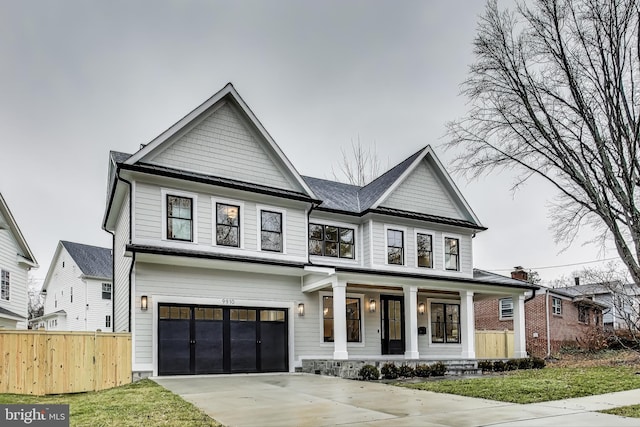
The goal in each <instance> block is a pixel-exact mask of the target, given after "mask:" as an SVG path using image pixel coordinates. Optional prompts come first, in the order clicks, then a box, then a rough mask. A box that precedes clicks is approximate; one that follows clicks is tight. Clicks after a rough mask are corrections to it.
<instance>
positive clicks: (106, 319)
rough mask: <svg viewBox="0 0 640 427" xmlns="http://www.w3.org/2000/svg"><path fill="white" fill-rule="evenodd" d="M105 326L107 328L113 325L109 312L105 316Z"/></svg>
mask: <svg viewBox="0 0 640 427" xmlns="http://www.w3.org/2000/svg"><path fill="white" fill-rule="evenodd" d="M104 327H105V328H110V327H111V316H110V315H108V314H107V315H106V316H105V317H104Z"/></svg>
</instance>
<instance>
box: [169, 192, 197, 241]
mask: <svg viewBox="0 0 640 427" xmlns="http://www.w3.org/2000/svg"><path fill="white" fill-rule="evenodd" d="M167 239H171V240H182V241H186V242H193V199H191V198H190V197H180V196H173V195H171V194H167Z"/></svg>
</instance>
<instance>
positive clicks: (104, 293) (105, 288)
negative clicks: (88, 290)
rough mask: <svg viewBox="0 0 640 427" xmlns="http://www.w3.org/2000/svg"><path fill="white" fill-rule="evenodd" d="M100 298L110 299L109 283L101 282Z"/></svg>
mask: <svg viewBox="0 0 640 427" xmlns="http://www.w3.org/2000/svg"><path fill="white" fill-rule="evenodd" d="M102 299H111V283H103V284H102Z"/></svg>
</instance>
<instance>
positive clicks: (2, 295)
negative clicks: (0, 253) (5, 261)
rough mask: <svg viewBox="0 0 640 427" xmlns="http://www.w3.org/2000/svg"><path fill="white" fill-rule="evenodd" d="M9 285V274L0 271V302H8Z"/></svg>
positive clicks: (5, 271)
mask: <svg viewBox="0 0 640 427" xmlns="http://www.w3.org/2000/svg"><path fill="white" fill-rule="evenodd" d="M10 288H11V284H10V280H9V272H8V271H7V270H1V271H0V300H4V301H9V294H10V290H11V289H10Z"/></svg>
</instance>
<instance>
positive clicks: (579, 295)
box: [545, 286, 609, 309]
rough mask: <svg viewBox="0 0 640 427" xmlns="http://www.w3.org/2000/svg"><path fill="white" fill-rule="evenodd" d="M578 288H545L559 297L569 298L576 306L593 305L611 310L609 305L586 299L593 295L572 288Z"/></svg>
mask: <svg viewBox="0 0 640 427" xmlns="http://www.w3.org/2000/svg"><path fill="white" fill-rule="evenodd" d="M576 287H577V286H572V287H566V288H545V289H546V290H548V291H549V292H550V293H552V294H556V295H558V296H563V297H565V298H569V299H571V301H572V302H573V303H575V304H582V305H591V306H595V307H599V308H602V309H605V308H609V305H608V304H604V303H602V302H598V301H594V300H592V299H590V298H587V297H586V295H592V294H588V293H583V292H581V291H580V290H578V289H572V288H576Z"/></svg>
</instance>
